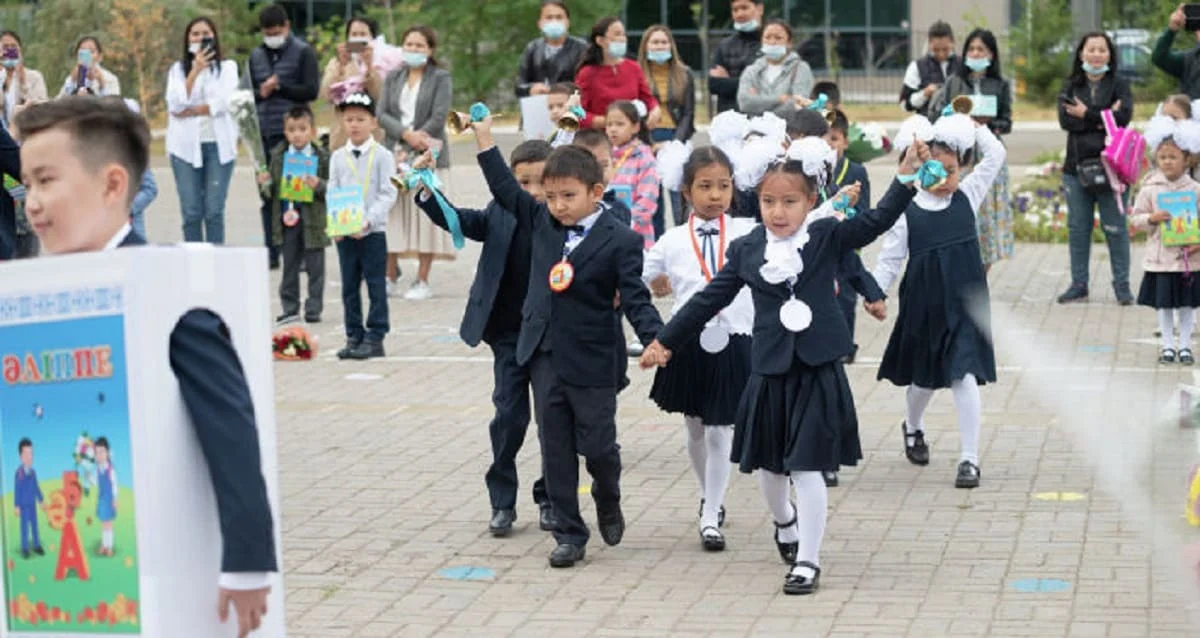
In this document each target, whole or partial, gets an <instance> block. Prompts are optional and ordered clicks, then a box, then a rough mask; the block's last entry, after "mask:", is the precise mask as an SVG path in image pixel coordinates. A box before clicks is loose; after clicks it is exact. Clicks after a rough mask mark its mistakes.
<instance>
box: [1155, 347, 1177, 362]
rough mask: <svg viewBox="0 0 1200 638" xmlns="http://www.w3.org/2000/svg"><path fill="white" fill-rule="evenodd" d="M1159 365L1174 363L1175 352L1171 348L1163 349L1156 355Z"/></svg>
mask: <svg viewBox="0 0 1200 638" xmlns="http://www.w3.org/2000/svg"><path fill="white" fill-rule="evenodd" d="M1158 362H1159V363H1175V350H1173V349H1171V348H1163V349H1162V352H1159V353H1158Z"/></svg>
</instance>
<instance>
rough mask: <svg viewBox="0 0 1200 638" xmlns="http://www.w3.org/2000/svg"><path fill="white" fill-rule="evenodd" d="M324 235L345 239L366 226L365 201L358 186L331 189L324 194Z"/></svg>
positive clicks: (361, 189) (360, 187)
mask: <svg viewBox="0 0 1200 638" xmlns="http://www.w3.org/2000/svg"><path fill="white" fill-rule="evenodd" d="M325 212H326V215H328V220H327V221H326V223H325V234H327V235H329V236H330V237H346V236H348V235H354V234H357V233H360V232H362V229H363V228H364V227H366V225H367V207H366V200H365V198H364V197H363V188H362V186H360V185H358V184H354V185H351V186H339V187H338V188H331V189H329V191H328V192H327V193H326V194H325Z"/></svg>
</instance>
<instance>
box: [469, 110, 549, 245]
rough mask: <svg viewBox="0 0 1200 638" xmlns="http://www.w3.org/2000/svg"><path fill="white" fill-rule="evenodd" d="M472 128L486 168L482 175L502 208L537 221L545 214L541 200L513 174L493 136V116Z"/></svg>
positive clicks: (522, 218) (530, 221) (520, 218)
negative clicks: (541, 213) (535, 197)
mask: <svg viewBox="0 0 1200 638" xmlns="http://www.w3.org/2000/svg"><path fill="white" fill-rule="evenodd" d="M471 128H472V129H474V131H475V141H476V143H478V145H479V155H478V156H477V159H478V161H479V168H480V169H481V170H483V178H484V179H485V180H487V184H488V189H489V190H491V191H492V197H494V198H496V203H497V204H500V207H501V208H503V209H504V210H507V211H510V212H512V213H513V214H514V215H516V216H517V221H518V222H523V223H527V224H529V225H530V226H532V225H534V223H535V222H536V220H537V219H538V218H539V217H541V216H542V215H539V211H540V209H541V204H540V203H538V201H537V200H536V199H534V197H533V195H530V194H529V193H527V192H525V189H523V188H521V184H520V183H518V182H517V178H515V177H513V174H512V170H510V169H509V168H508V165H507V164H505V163H504V157H503V156H502V155H501V154H500V149H498V148H496V141H495V140H494V139H493V138H492V117H491V116H490V115H489V116H488V117H486V118H484V119H483V120H481V121H479V122H475V123H473V124H472V125H471Z"/></svg>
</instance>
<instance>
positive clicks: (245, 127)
mask: <svg viewBox="0 0 1200 638" xmlns="http://www.w3.org/2000/svg"><path fill="white" fill-rule="evenodd" d="M229 110H230V113H232V115H233V119H234V121H236V122H237V127H238V134H239V135H240V136H241V138H242V143H243V144H245V145H246V150H247V151H249V152H250V157H251V158H252V159H253V160H254V168H255V170H256V171H259V172H262V171H265V170H267V152H266V150H265V149H264V148H263V147H262V130H261V129H260V128H259V127H258V107H257V106H256V105H255V103H254V91H251V90H250V89H242V90H239V91H234V93H233V96H231V97H230V98H229Z"/></svg>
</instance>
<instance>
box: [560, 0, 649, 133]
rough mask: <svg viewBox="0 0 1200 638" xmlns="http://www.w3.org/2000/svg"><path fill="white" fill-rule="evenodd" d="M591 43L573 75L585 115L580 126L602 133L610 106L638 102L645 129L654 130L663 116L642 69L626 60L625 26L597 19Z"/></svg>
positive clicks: (616, 22)
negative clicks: (643, 107) (644, 116)
mask: <svg viewBox="0 0 1200 638" xmlns="http://www.w3.org/2000/svg"><path fill="white" fill-rule="evenodd" d="M590 39H591V43H590V44H589V45H588V49H587V51H586V52H585V53H584V54H583V60H582V61H580V63H579V71H578V72H576V73H575V84H576V85H578V86H579V98H580V99H579V102H580V106H582V107H583V111H584V113H585V115H584V118H583V122H581V123H580V124H581V125H582V126H583V127H584V128H601V129H602V128H604V124H605V119H604V118H605V115H606V114H607V113H608V107H609V105H610V104H612V103H613V102H620V101H629V102H632V101H634V100H641V101H642V104H645V105H646V110H647V114H646V125H647V126H649V127H650V128H651V129H654V128H657V127H658V121H659V118H660V116H661V114H662V112H661V111H660V110H659V105H658V100H656V99H654V94H653V93H651V92H650V85H649V83H647V81H646V74H644V73H642V67H641V66H639V65H638V63H637V62H636V61H634V60H630V59H629V58H626V57H625V54H626V53H627V48H626V47H627V46H628V44H629V42H628V38H627V37H626V35H625V25H624V24H622V23H621V21H620V20H618V19H617V18H614V17H612V16H609V17H607V18H600V19H599V20H598V21H596V24H594V25H592V33H591V38H590Z"/></svg>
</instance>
